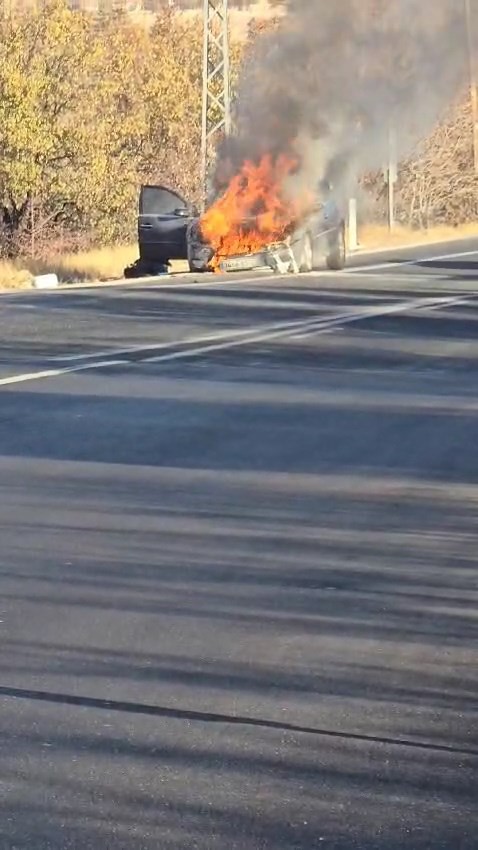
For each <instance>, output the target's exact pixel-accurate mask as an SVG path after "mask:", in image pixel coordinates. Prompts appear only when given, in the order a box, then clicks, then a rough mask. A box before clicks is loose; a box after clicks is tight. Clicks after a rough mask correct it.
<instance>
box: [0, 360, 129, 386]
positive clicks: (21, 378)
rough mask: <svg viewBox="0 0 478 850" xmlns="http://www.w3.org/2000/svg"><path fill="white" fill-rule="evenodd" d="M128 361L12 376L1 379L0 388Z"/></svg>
mask: <svg viewBox="0 0 478 850" xmlns="http://www.w3.org/2000/svg"><path fill="white" fill-rule="evenodd" d="M128 362H129V361H128V360H101V361H99V362H98V363H88V364H82V365H81V366H66V367H65V368H63V369H45V370H43V371H42V372H26V373H24V374H23V375H10V377H9V378H0V387H7V386H9V385H10V384H23V383H25V382H26V381H40V380H42V378H59V377H61V376H62V375H69V374H71V373H72V372H84V371H86V369H103V368H106V367H108V366H123V365H125V364H127V363H128Z"/></svg>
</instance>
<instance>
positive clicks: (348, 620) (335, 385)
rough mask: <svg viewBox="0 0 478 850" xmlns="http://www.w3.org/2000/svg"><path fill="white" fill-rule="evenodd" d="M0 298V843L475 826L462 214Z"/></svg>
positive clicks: (112, 843) (210, 843) (474, 612)
mask: <svg viewBox="0 0 478 850" xmlns="http://www.w3.org/2000/svg"><path fill="white" fill-rule="evenodd" d="M167 283H168V282H165V281H164V280H162V279H161V280H159V281H157V282H155V283H152V284H150V285H148V286H138V285H136V286H134V285H131V286H125V287H117V288H105V289H101V290H100V289H83V290H79V289H77V290H72V291H68V292H52V293H23V294H20V295H11V296H3V297H1V298H0V324H1V329H2V332H1V342H0V535H1V536H0V540H1V547H0V620H1V622H0V639H1V654H0V671H1V672H0V712H1V713H0V718H1V721H0V848H1V850H6V848H8V850H14V848H15V850H27V848H28V850H73V849H74V850H153V848H154V850H158V848H159V850H177V848H199V850H216V849H217V850H263V849H264V850H266V848H267V850H296V849H297V850H298V849H299V848H300V850H312V848H327V850H332V848H333V850H352V848H354V849H357V850H358V848H360V850H385V848H386V850H402V848H403V850H405V848H407V850H419V848H420V850H425V848H427V849H428V848H429V850H476V848H478V838H477V836H478V806H477V799H478V607H477V602H478V583H477V577H478V570H477V554H476V553H477V543H478V534H477V531H478V454H477V451H476V445H477V435H478V419H477V417H478V397H477V387H478V368H477V358H478V335H477V328H478V310H477V303H478V301H477V297H476V291H477V287H478V243H477V242H470V241H468V242H464V243H461V244H459V243H454V244H450V245H441V246H437V247H434V248H433V249H430V248H428V249H427V248H423V249H414V250H411V251H408V252H403V251H402V252H394V253H393V254H389V255H384V256H379V255H376V256H373V257H368V258H367V257H363V258H361V259H360V260H356V261H355V263H354V268H353V269H349V270H348V271H347V272H346V273H344V274H342V273H340V274H335V275H334V274H327V273H324V274H321V273H317V274H314V275H304V276H300V277H295V278H294V277H284V278H272V277H268V276H264V275H256V276H254V277H248V278H237V277H234V278H231V279H230V280H228V281H226V282H224V281H222V280H221V279H219V278H215V279H213V280H211V279H209V278H203V279H201V281H200V283H199V284H196V283H194V281H191V279H190V278H188V279H181V278H178V279H177V281H176V282H175V283H174V284H173V285H167Z"/></svg>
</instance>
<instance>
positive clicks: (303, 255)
mask: <svg viewBox="0 0 478 850" xmlns="http://www.w3.org/2000/svg"><path fill="white" fill-rule="evenodd" d="M298 247H299V250H298V251H297V267H298V269H299V272H300V273H301V274H302V273H303V272H311V271H312V270H313V268H314V246H313V245H312V238H311V235H310V233H304V235H303V237H302V239H301V240H300V242H299V246H298Z"/></svg>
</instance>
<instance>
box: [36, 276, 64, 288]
mask: <svg viewBox="0 0 478 850" xmlns="http://www.w3.org/2000/svg"><path fill="white" fill-rule="evenodd" d="M33 286H34V287H35V289H56V288H57V286H58V276H57V275H56V274H39V275H37V276H36V277H34V278H33Z"/></svg>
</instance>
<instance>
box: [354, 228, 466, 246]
mask: <svg viewBox="0 0 478 850" xmlns="http://www.w3.org/2000/svg"><path fill="white" fill-rule="evenodd" d="M473 236H478V222H470V223H469V224H462V225H460V227H445V226H440V227H431V228H430V229H429V230H412V228H410V227H402V226H399V225H397V227H395V228H394V230H393V231H391V232H390V231H389V229H388V227H387V226H386V225H383V224H367V225H364V226H363V227H361V228H360V229H359V234H358V240H359V243H360V248H361V250H369V251H373V250H376V249H380V248H383V249H384V250H386V249H387V248H400V247H403V246H406V245H417V244H420V245H421V244H423V245H426V244H428V243H430V244H432V243H433V242H447V241H448V240H450V241H451V240H452V239H466V238H467V237H473Z"/></svg>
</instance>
